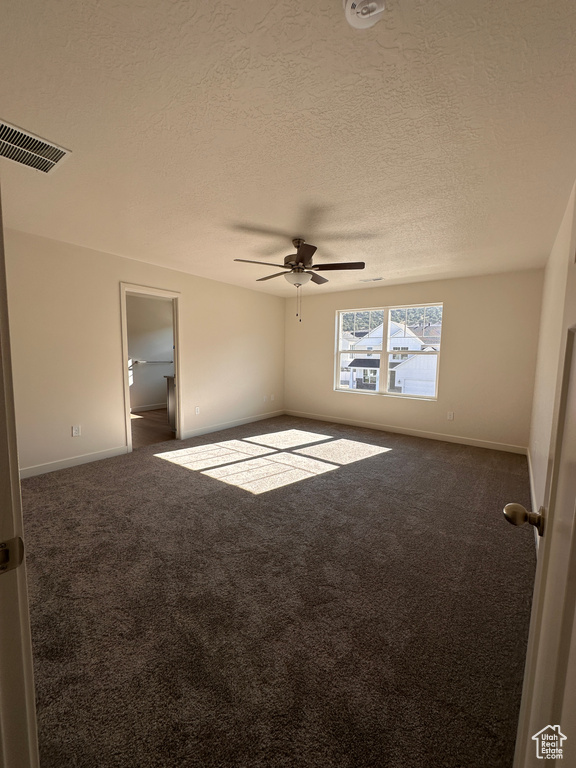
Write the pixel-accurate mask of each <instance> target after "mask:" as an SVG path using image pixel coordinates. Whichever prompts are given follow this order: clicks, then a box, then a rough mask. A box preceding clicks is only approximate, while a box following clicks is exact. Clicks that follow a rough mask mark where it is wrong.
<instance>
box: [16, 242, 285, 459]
mask: <svg viewBox="0 0 576 768" xmlns="http://www.w3.org/2000/svg"><path fill="white" fill-rule="evenodd" d="M5 240H6V257H7V271H8V306H9V312H10V325H11V337H12V355H13V367H14V386H15V400H16V416H17V427H18V445H19V453H20V465H21V467H22V468H23V469H24V470H27V471H25V472H24V474H32V473H34V472H37V471H46V470H49V469H57V468H59V467H60V466H66V465H67V464H68V463H77V462H78V461H81V460H83V459H82V457H85V458H86V459H91V458H97V457H98V456H100V457H101V456H106V455H112V454H114V453H120V452H122V451H123V450H125V449H126V434H125V415H124V413H125V412H124V389H123V386H124V385H123V360H122V348H121V323H120V282H121V281H124V282H128V283H134V284H140V285H146V286H151V287H154V288H161V289H164V290H170V291H179V292H180V294H181V300H180V323H181V326H180V349H181V373H182V380H181V385H182V400H183V414H182V415H183V419H182V422H183V423H182V430H183V436H184V437H186V436H189V435H192V434H195V433H198V432H204V431H209V430H211V429H215V428H217V427H218V426H220V425H222V426H226V425H230V424H232V423H235V422H240V421H244V420H251V419H255V418H259V417H261V416H264V415H266V414H267V413H268V412H277V411H282V409H283V366H284V349H283V345H284V301H283V299H280V298H277V297H274V296H267V295H264V294H261V293H256V292H253V291H249V290H245V289H242V288H237V287H233V286H230V285H226V284H224V283H217V282H214V281H211V280H206V279H203V278H197V277H194V276H192V275H188V274H185V273H181V272H176V271H173V270H168V269H163V268H161V267H156V266H153V265H149V264H143V263H141V262H137V261H132V260H129V259H123V258H120V257H118V256H113V255H110V254H105V253H99V252H96V251H92V250H89V249H86V248H80V247H77V246H73V245H69V244H65V243H61V242H57V241H54V240H48V239H46V238H41V237H35V236H30V235H25V234H22V233H18V232H14V231H10V230H9V231H7V232H6V233H5ZM272 393H273V394H274V395H275V400H274V403H273V404H272V405H273V409H272V406H271V403H270V398H269V396H270V394H272ZM264 395H268V402H267V403H265V402H264ZM195 406H199V407H200V409H201V410H200V415H198V416H196V415H195V411H194V409H195ZM73 424H80V425H81V426H82V436H81V437H76V438H72V437H71V426H72V425H73Z"/></svg>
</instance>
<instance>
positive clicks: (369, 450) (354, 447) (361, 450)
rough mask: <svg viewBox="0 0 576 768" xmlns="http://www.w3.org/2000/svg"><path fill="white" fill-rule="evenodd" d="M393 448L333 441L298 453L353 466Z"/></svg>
mask: <svg viewBox="0 0 576 768" xmlns="http://www.w3.org/2000/svg"><path fill="white" fill-rule="evenodd" d="M390 450H391V448H381V447H380V446H379V445H370V443H359V442H357V441H356V440H332V441H331V442H329V443H323V444H322V445H312V446H310V447H309V448H300V449H298V450H297V451H296V453H302V454H304V455H305V456H314V457H315V458H317V459H324V461H333V462H334V463H335V464H353V463H354V462H355V461H362V459H369V458H370V456H377V455H378V454H379V453H387V452H388V451H390Z"/></svg>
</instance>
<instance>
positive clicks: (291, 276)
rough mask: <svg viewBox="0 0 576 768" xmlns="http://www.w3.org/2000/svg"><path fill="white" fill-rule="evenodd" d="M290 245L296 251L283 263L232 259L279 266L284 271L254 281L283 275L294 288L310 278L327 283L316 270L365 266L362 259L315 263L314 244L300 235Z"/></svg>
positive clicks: (319, 282)
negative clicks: (313, 260) (307, 241)
mask: <svg viewBox="0 0 576 768" xmlns="http://www.w3.org/2000/svg"><path fill="white" fill-rule="evenodd" d="M292 245H293V246H294V248H296V253H291V254H289V255H288V256H286V257H285V258H284V264H270V262H268V261H252V260H251V259H234V261H241V262H243V263H244V264H262V265H263V266H266V267H281V268H282V269H284V270H287V271H285V272H275V273H274V274H273V275H267V277H259V278H258V280H257V281H256V282H258V283H259V282H262V280H271V279H272V278H273V277H281V276H282V275H284V277H285V278H286V280H288V282H289V283H290V284H291V285H294V286H295V287H296V288H299V287H300V286H302V285H304V284H305V283H307V282H308V281H309V280H311V281H312V282H313V283H316V284H317V285H321V284H322V283H327V282H328V280H327V279H326V278H325V277H322V276H321V275H318V274H317V273H318V272H323V271H328V270H336V269H364V267H365V266H366V265H365V264H364V262H363V261H347V262H336V263H333V264H316V265H314V264H313V263H312V257H313V256H314V254H315V253H316V250H317V248H316V246H315V245H311V244H310V243H306V242H304V240H303V239H302V238H301V237H295V238H294V239H293V240H292Z"/></svg>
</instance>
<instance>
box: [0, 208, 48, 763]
mask: <svg viewBox="0 0 576 768" xmlns="http://www.w3.org/2000/svg"><path fill="white" fill-rule="evenodd" d="M18 537H22V507H21V503H20V480H19V476H18V454H17V450H16V427H15V419H14V399H13V392H12V369H11V365H10V340H9V333H8V308H7V301H6V267H5V260H4V238H3V236H2V210H1V206H0V768H37V766H38V765H39V762H38V746H37V740H36V712H35V707H34V682H33V675H32V644H31V640H30V626H29V619H28V598H27V592H26V572H25V564H24V563H22V565H20V566H19V567H17V568H12V566H13V565H14V564H15V563H16V562H17V559H16V558H17V546H16V544H15V543H13V544H12V546H10V547H6V546H5V547H2V546H1V545H2V544H5V543H6V542H10V541H12V542H14V540H16V541H17V540H18Z"/></svg>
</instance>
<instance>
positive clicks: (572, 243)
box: [529, 189, 576, 509]
mask: <svg viewBox="0 0 576 768" xmlns="http://www.w3.org/2000/svg"><path fill="white" fill-rule="evenodd" d="M575 198H576V193H575V190H574V189H573V190H572V194H571V195H570V199H569V201H568V205H567V207H566V212H565V214H564V218H563V220H562V224H561V226H560V229H559V231H558V235H557V237H556V242H555V243H554V247H553V249H552V253H551V254H550V258H549V259H548V264H547V266H546V272H545V280H544V292H543V297H542V320H541V324H540V335H539V345H538V361H537V368H536V379H535V384H534V404H533V408H532V428H531V432H530V446H529V455H530V461H531V470H532V473H531V474H532V483H533V495H534V499H533V503H534V505H535V509H538V507H540V506H541V505H542V504H543V503H544V501H545V493H546V482H547V478H548V475H549V470H550V467H551V463H552V459H553V454H552V451H551V445H550V441H551V437H552V430H553V425H554V419H555V418H556V417H557V411H558V396H559V391H560V384H561V378H560V377H561V367H562V365H563V356H564V350H565V345H566V334H567V330H568V328H570V327H572V326H574V325H576V265H575V263H574V252H575V249H576V228H575V226H574V222H575V211H574V208H575Z"/></svg>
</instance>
